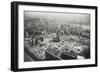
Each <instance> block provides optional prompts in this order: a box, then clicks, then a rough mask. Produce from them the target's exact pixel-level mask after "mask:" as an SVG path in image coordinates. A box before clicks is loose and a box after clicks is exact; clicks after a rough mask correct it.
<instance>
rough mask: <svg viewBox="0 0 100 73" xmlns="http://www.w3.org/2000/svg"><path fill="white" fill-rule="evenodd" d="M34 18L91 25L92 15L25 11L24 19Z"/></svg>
mask: <svg viewBox="0 0 100 73" xmlns="http://www.w3.org/2000/svg"><path fill="white" fill-rule="evenodd" d="M32 18H45V19H47V20H50V21H55V22H61V23H62V22H69V21H70V22H76V23H79V22H83V23H87V24H88V23H90V14H82V13H67V12H66V13H65V12H64V13H63V12H62V13H61V12H60V13H59V12H57V13H56V12H38V11H37V12H34V11H24V19H26V20H27V19H32Z"/></svg>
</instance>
